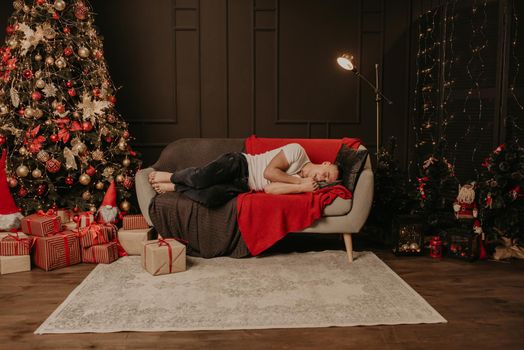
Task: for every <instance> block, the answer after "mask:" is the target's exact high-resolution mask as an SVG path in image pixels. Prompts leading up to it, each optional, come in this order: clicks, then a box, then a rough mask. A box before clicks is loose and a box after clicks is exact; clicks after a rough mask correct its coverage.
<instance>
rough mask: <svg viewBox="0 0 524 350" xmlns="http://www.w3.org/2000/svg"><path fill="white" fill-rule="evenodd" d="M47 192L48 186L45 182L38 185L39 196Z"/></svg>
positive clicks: (37, 192)
mask: <svg viewBox="0 0 524 350" xmlns="http://www.w3.org/2000/svg"><path fill="white" fill-rule="evenodd" d="M46 192H47V186H46V185H45V184H41V185H38V187H37V189H36V194H37V195H38V196H40V197H41V196H43V195H44V194H45V193H46Z"/></svg>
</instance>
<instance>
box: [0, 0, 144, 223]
mask: <svg viewBox="0 0 524 350" xmlns="http://www.w3.org/2000/svg"><path fill="white" fill-rule="evenodd" d="M13 6H14V13H13V15H12V16H11V18H10V19H9V22H8V26H7V29H6V32H7V37H6V46H5V47H2V48H1V49H0V55H1V61H0V147H5V146H7V149H8V153H9V156H8V171H9V173H8V183H9V186H10V187H11V190H12V192H13V194H14V197H15V200H16V202H17V204H18V206H19V207H20V208H21V209H22V211H23V212H24V213H28V212H33V211H34V210H36V209H47V208H49V207H51V206H55V205H56V206H60V207H68V208H74V207H77V208H81V209H83V210H85V209H88V208H89V209H90V210H93V211H96V208H97V206H98V205H99V203H100V202H101V200H102V197H103V196H104V192H105V190H106V189H107V188H108V186H109V183H110V182H111V180H113V179H114V180H115V181H116V183H117V184H118V194H119V199H120V207H121V209H122V210H123V211H128V210H129V209H130V202H129V201H128V199H130V198H131V197H132V191H131V190H132V189H133V187H134V173H135V171H136V169H138V167H139V162H138V160H137V159H136V157H135V156H136V153H135V152H134V151H133V150H132V149H131V147H130V146H129V144H128V142H129V140H130V135H129V131H128V126H127V124H126V123H125V122H124V121H123V120H122V119H121V117H120V116H119V115H118V113H117V111H116V110H115V103H116V98H115V92H116V91H115V87H114V86H113V84H112V82H111V79H110V77H109V73H108V69H107V65H106V62H105V60H104V54H103V47H102V41H101V38H100V36H99V34H98V33H97V32H96V30H95V29H94V27H93V19H92V12H91V10H90V8H89V5H88V4H87V3H86V2H85V1H82V0H74V1H73V0H71V1H64V0H55V1H51V2H50V1H49V0H35V1H30V2H29V1H22V0H15V1H14V2H13Z"/></svg>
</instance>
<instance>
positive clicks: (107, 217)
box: [97, 181, 118, 224]
mask: <svg viewBox="0 0 524 350" xmlns="http://www.w3.org/2000/svg"><path fill="white" fill-rule="evenodd" d="M97 213H98V223H101V224H116V223H117V219H118V206H117V205H116V187H115V182H114V181H111V184H110V185H109V188H108V189H107V192H106V195H105V196H104V199H103V200H102V204H100V208H98V212H97Z"/></svg>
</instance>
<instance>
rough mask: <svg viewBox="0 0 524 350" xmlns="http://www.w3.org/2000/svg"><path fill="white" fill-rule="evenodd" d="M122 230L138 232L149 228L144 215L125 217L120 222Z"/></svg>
mask: <svg viewBox="0 0 524 350" xmlns="http://www.w3.org/2000/svg"><path fill="white" fill-rule="evenodd" d="M122 228H123V229H124V230H138V229H146V228H149V224H148V223H147V221H146V219H145V218H144V215H141V214H140V215H126V216H124V219H123V220H122Z"/></svg>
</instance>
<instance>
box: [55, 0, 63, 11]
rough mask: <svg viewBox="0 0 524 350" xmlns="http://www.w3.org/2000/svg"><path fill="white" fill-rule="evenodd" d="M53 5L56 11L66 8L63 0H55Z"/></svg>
mask: <svg viewBox="0 0 524 350" xmlns="http://www.w3.org/2000/svg"><path fill="white" fill-rule="evenodd" d="M54 7H55V10H57V11H64V9H65V8H66V3H65V1H64V0H56V1H55V4H54Z"/></svg>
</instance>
